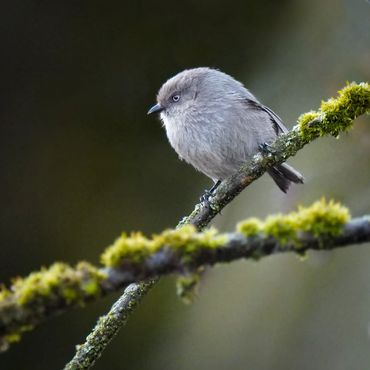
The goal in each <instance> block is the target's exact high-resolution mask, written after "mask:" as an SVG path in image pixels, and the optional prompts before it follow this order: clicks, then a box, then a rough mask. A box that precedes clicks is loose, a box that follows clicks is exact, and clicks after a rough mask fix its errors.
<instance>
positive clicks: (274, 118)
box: [248, 99, 289, 135]
mask: <svg viewBox="0 0 370 370" xmlns="http://www.w3.org/2000/svg"><path fill="white" fill-rule="evenodd" d="M248 103H249V104H250V105H251V106H253V107H255V108H257V109H261V110H263V111H265V112H266V113H267V114H268V115H269V116H270V118H271V122H272V123H273V124H274V129H275V131H276V134H277V135H279V134H285V133H287V132H288V131H289V130H288V129H287V128H286V127H285V125H284V123H283V121H282V120H281V118H280V117H279V116H278V115H277V114H276V113H275V112H274V111H272V110H271V109H270V108H268V107H266V106H265V105H263V104H261V103H259V102H257V101H254V100H252V99H248Z"/></svg>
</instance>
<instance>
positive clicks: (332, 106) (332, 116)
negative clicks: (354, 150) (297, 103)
mask: <svg viewBox="0 0 370 370" xmlns="http://www.w3.org/2000/svg"><path fill="white" fill-rule="evenodd" d="M338 94H339V96H338V97H337V98H331V99H329V100H327V101H323V102H322V103H321V107H320V109H319V111H317V112H315V111H311V112H308V113H305V114H303V115H301V116H300V117H299V119H298V127H299V128H300V132H301V135H302V136H303V137H304V138H305V139H306V140H307V141H311V140H313V139H314V138H316V137H319V136H324V135H333V136H335V137H337V136H338V135H339V134H340V133H341V132H346V131H348V130H349V129H350V128H351V126H352V122H353V120H354V119H355V118H356V117H358V116H360V115H361V114H364V113H369V112H370V85H369V84H368V83H364V82H362V83H359V84H357V83H354V82H353V83H350V84H347V86H346V87H344V88H343V89H342V90H340V91H338ZM316 119H318V120H317V121H316V122H313V121H315V120H316Z"/></svg>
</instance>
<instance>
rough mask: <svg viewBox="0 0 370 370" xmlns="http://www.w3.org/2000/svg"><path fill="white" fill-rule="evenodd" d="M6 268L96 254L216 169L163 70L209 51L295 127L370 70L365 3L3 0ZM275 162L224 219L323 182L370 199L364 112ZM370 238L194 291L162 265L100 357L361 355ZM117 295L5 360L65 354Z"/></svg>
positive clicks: (4, 276)
mask: <svg viewBox="0 0 370 370" xmlns="http://www.w3.org/2000/svg"><path fill="white" fill-rule="evenodd" d="M0 45H1V59H0V74H1V75H0V77H1V79H0V81H1V83H0V168H1V182H0V184H1V191H0V205H1V211H0V261H1V265H0V266H1V269H0V281H3V282H9V280H10V279H11V277H14V276H17V275H25V274H27V273H29V271H31V270H33V269H38V268H39V267H40V266H42V265H46V266H47V265H49V264H50V263H52V262H53V261H56V260H58V261H66V262H70V263H75V262H76V261H78V260H81V259H87V260H89V261H92V262H95V263H97V262H98V258H99V254H100V253H101V251H102V250H103V248H104V247H106V246H107V245H109V244H110V243H111V242H112V241H113V240H114V239H115V237H116V236H118V235H119V234H120V232H121V231H122V230H127V231H130V230H143V231H144V232H146V233H152V232H156V231H160V230H162V229H163V228H166V227H172V226H175V225H176V224H177V222H178V220H179V219H180V217H182V216H183V215H185V214H187V213H189V212H190V211H191V210H192V207H193V205H194V203H195V202H196V201H197V200H198V198H199V195H200V194H201V193H202V191H203V189H204V188H206V187H208V186H209V185H210V182H209V180H207V179H206V178H205V177H203V176H202V175H201V174H199V173H196V172H195V171H194V170H193V169H192V168H191V167H189V166H188V165H186V164H184V163H181V162H180V161H179V160H178V159H177V157H176V154H175V153H174V152H173V150H172V149H171V148H170V146H169V144H168V143H167V139H166V137H165V133H164V130H163V129H162V128H161V125H160V123H159V121H158V120H157V119H155V118H154V117H147V116H146V111H147V109H148V107H149V106H150V105H151V104H152V103H154V101H155V95H156V92H157V90H158V88H159V87H160V85H161V84H162V83H163V82H164V81H165V80H166V79H167V78H169V77H170V76H172V75H173V74H175V73H176V72H178V71H181V70H182V69H184V68H190V67H196V66H212V67H217V68H220V69H221V70H223V71H225V72H227V73H229V74H231V75H233V76H234V77H236V78H237V79H239V80H241V81H243V82H244V83H245V84H246V86H247V87H248V88H250V89H251V90H252V91H253V92H254V93H255V94H256V95H257V96H258V97H259V98H260V99H261V100H262V101H263V102H264V103H265V104H266V105H268V106H270V107H271V108H272V109H274V110H275V111H276V112H277V113H278V114H279V115H280V116H282V117H283V119H284V120H285V122H287V126H288V127H292V125H293V124H294V122H295V120H296V118H297V117H298V115H299V114H300V113H302V112H305V111H308V110H310V109H316V107H317V106H318V104H319V103H320V100H322V99H326V98H328V97H330V96H333V95H335V94H336V91H337V90H338V89H340V88H341V87H343V86H344V84H345V82H346V81H352V80H355V81H362V80H365V81H366V80H367V81H369V79H370V73H369V72H370V4H369V3H367V2H366V1H365V0H341V1H339V0H338V1H335V0H328V1H325V2H322V1H319V0H311V1H303V0H301V1H291V0H284V1H272V0H271V1H267V0H265V1H246V0H239V1H216V0H213V1H208V0H207V1H201V2H200V1H187V2H185V1H177V2H174V1H167V0H164V1H161V2H154V1H153V2H150V1H146V2H144V1H105V2H104V4H103V2H100V1H91V0H90V1H26V0H24V1H11V2H10V1H8V2H2V4H1V5H0ZM290 163H292V164H294V166H295V167H297V168H298V169H300V170H301V171H302V173H304V175H305V177H306V184H305V185H304V186H295V187H294V188H293V189H292V190H291V191H290V192H289V194H288V195H284V194H282V193H281V192H279V190H278V189H277V188H276V187H275V186H274V185H273V183H272V181H271V180H270V179H269V178H267V177H266V176H264V177H263V178H262V179H260V180H258V181H257V182H255V183H254V184H253V185H252V186H250V187H249V188H248V189H247V190H246V191H245V192H244V193H243V194H242V195H241V196H239V197H238V198H237V199H236V200H235V201H234V202H233V203H232V204H231V205H230V206H228V207H227V209H226V210H225V211H224V212H223V215H222V216H219V217H218V218H217V220H216V222H215V223H216V225H217V226H218V227H219V228H220V229H221V230H231V229H232V228H233V227H234V224H235V223H236V222H237V221H238V220H240V219H242V218H245V217H248V216H261V217H264V216H266V215H267V214H269V213H273V212H283V211H289V210H291V209H294V207H295V206H296V205H297V204H298V203H303V204H310V203H311V202H313V201H315V200H317V199H318V198H320V197H321V196H323V195H326V196H327V197H329V198H331V197H334V198H335V199H337V200H340V201H342V202H343V203H344V204H346V205H348V206H349V207H350V208H351V211H352V213H353V215H355V216H356V215H361V214H364V213H369V212H370V186H369V179H370V174H369V168H370V128H369V117H366V118H361V119H359V120H358V122H356V125H355V128H354V130H353V131H351V132H350V133H349V134H348V135H343V136H342V137H341V138H340V140H339V141H338V140H335V139H333V138H328V139H321V140H319V141H317V142H315V143H313V144H311V145H309V147H307V148H306V149H305V150H303V151H301V152H300V153H299V154H298V155H297V157H296V158H294V159H292V160H291V161H290ZM369 261H370V251H369V245H367V246H366V245H364V246H361V247H354V248H346V249H343V250H338V251H334V252H331V253H324V252H321V253H318V252H316V253H310V254H309V256H308V258H307V259H306V260H304V261H301V260H299V259H298V258H297V257H295V256H293V255H286V256H274V257H271V258H266V259H263V260H261V261H259V262H257V263H255V262H243V261H241V262H237V263H233V264H230V265H225V266H220V267H217V268H215V269H212V270H210V271H209V272H208V273H207V275H206V277H205V280H204V281H203V283H202V286H201V291H200V295H199V298H198V299H197V300H196V302H195V303H194V304H193V305H191V306H185V305H183V304H182V303H181V302H180V301H179V300H178V299H177V298H176V296H175V289H174V279H173V278H166V279H163V280H162V281H161V283H160V284H159V285H158V286H157V287H156V288H155V289H154V290H153V291H152V292H151V293H150V295H149V296H148V297H146V299H145V301H144V303H143V304H142V305H141V306H140V308H139V309H138V310H137V312H135V314H134V315H133V317H132V318H131V320H130V321H129V323H128V325H127V327H125V328H124V329H123V330H122V331H121V333H120V334H119V336H118V337H117V338H116V339H115V340H114V342H113V343H112V345H111V346H110V347H109V348H108V350H107V351H106V352H105V354H104V356H103V358H102V359H101V360H100V361H99V362H98V364H97V366H96V367H95V368H96V369H101V370H103V369H110V370H116V369H117V370H118V369H128V368H129V369H132V370H134V369H140V370H142V369H150V370H154V369H179V370H182V369H184V370H185V369H220V370H221V369H230V368H233V369H245V368H246V367H248V368H249V369H255V370H264V369H303V370H304V369H317V370H320V369H322V370H324V369H325V370H327V369H336V370H341V369H343V370H345V369H346V370H347V369H354V370H355V369H359V370H362V369H365V368H368V364H369V362H370V350H369V347H370V338H369V333H368V331H369V329H368V328H369V327H370V326H369V325H370V262H369ZM114 298H115V297H113V296H110V297H107V298H105V299H104V300H102V301H100V302H97V303H94V304H90V305H89V306H88V307H86V308H84V309H78V310H74V311H72V312H68V313H66V314H63V315H62V316H60V317H57V318H54V319H53V320H50V321H49V322H47V323H46V324H44V325H42V326H41V327H39V328H37V329H36V330H35V331H33V332H31V333H29V334H26V335H25V336H24V338H23V340H22V342H21V343H19V344H18V345H15V346H14V347H12V348H11V349H10V351H9V352H7V353H5V354H2V355H1V357H0V368H1V369H6V370H13V369H14V370H15V369H17V370H19V369H40V370H42V369H60V368H62V366H63V365H64V363H66V362H67V361H68V360H69V359H70V358H71V356H72V355H73V352H74V345H75V344H77V343H80V342H82V341H83V339H84V337H85V336H86V335H87V334H88V332H89V330H90V329H91V328H92V326H93V325H94V323H95V321H96V319H97V317H98V316H99V315H101V314H103V313H104V312H105V311H106V310H107V309H108V307H109V306H110V305H111V303H112V302H113V300H114Z"/></svg>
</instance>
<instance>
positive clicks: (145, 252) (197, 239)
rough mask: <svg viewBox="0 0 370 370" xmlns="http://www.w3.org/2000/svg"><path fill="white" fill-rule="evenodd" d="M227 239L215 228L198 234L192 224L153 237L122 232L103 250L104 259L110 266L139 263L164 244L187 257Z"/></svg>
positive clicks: (214, 246)
mask: <svg viewBox="0 0 370 370" xmlns="http://www.w3.org/2000/svg"><path fill="white" fill-rule="evenodd" d="M225 241H226V237H225V236H223V235H218V234H217V230H216V229H214V228H210V229H208V230H206V231H204V232H202V233H199V232H197V231H196V228H195V227H194V226H192V225H184V226H183V227H181V228H179V229H174V230H165V231H163V232H162V233H161V234H155V235H153V236H152V237H151V238H147V237H145V236H144V235H142V234H141V233H132V234H131V235H127V234H123V235H122V236H121V237H120V238H118V239H117V240H116V241H115V242H114V243H113V245H111V246H110V247H108V248H107V249H106V250H105V251H104V253H103V254H102V256H101V261H102V263H103V264H104V265H105V266H108V267H117V266H120V265H122V264H124V263H125V262H128V263H137V264H140V263H141V262H142V261H143V260H145V258H147V257H149V256H151V255H153V254H155V253H157V252H158V251H160V250H161V249H163V248H165V247H168V248H171V249H173V250H174V251H175V252H177V253H178V254H179V255H180V256H181V257H182V258H184V259H186V258H187V256H189V255H191V254H192V253H194V252H196V251H198V250H199V249H205V248H216V247H217V246H219V245H222V244H223V243H225Z"/></svg>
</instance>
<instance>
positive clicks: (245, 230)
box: [236, 217, 263, 236]
mask: <svg viewBox="0 0 370 370" xmlns="http://www.w3.org/2000/svg"><path fill="white" fill-rule="evenodd" d="M262 226H263V223H262V222H261V220H259V219H258V218H256V217H251V218H248V219H247V220H244V221H241V222H239V223H238V224H237V225H236V230H237V231H238V232H240V233H242V234H244V235H246V236H254V235H257V234H258V233H259V232H261V230H262Z"/></svg>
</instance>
